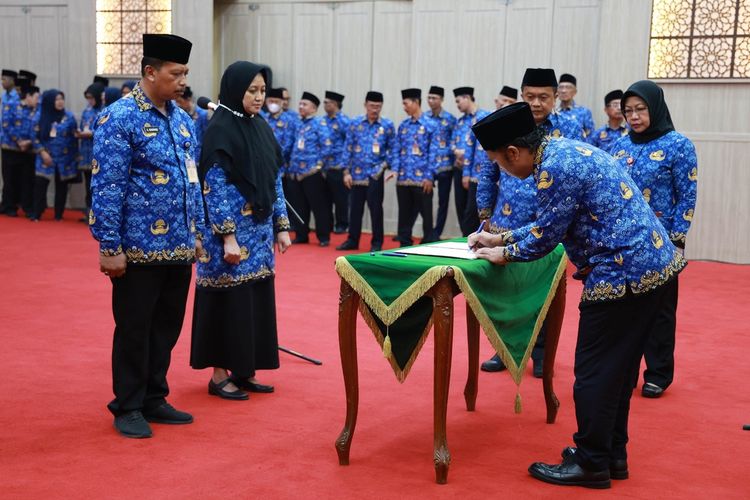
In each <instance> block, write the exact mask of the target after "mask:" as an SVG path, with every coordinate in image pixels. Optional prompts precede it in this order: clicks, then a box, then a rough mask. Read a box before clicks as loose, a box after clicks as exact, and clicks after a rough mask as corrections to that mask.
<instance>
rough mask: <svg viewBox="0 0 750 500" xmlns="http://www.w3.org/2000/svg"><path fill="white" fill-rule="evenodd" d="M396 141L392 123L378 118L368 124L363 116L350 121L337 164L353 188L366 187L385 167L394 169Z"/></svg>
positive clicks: (396, 166)
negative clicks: (346, 175)
mask: <svg viewBox="0 0 750 500" xmlns="http://www.w3.org/2000/svg"><path fill="white" fill-rule="evenodd" d="M398 155H399V149H398V141H397V139H396V130H395V127H394V126H393V122H392V121H391V120H389V119H388V118H383V117H379V118H378V119H377V120H375V121H374V122H372V123H370V121H369V120H368V119H367V115H360V116H357V117H356V118H353V119H352V120H351V122H350V123H349V130H347V132H346V142H345V143H344V153H343V155H342V160H341V163H342V164H343V167H344V173H345V174H349V175H351V176H352V184H353V185H355V186H367V185H369V183H370V179H375V180H376V179H379V178H380V176H381V175H383V171H384V170H385V169H387V168H390V169H392V170H397V169H398Z"/></svg>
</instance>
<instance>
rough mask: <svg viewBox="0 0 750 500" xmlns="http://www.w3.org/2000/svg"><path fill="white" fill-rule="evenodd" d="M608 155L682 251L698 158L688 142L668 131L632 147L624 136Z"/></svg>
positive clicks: (690, 217)
mask: <svg viewBox="0 0 750 500" xmlns="http://www.w3.org/2000/svg"><path fill="white" fill-rule="evenodd" d="M610 152H611V153H613V154H614V157H615V158H616V159H617V160H618V161H619V163H620V165H622V167H623V168H625V170H627V172H628V173H629V174H630V176H631V177H632V178H633V180H634V181H635V183H636V185H637V186H638V189H639V190H640V191H641V193H643V197H644V198H645V199H646V201H647V202H648V204H649V205H650V206H651V209H652V210H653V211H654V212H655V213H656V216H657V217H658V218H659V221H660V222H661V223H662V225H663V226H664V228H665V229H666V230H667V233H668V234H669V239H670V240H672V242H673V243H674V244H675V245H676V246H678V247H680V248H684V247H685V238H686V237H687V233H688V230H689V229H690V224H691V223H692V221H693V214H694V212H695V201H696V197H697V188H698V158H697V157H696V155H695V146H693V143H692V142H691V141H690V139H688V138H687V137H685V136H684V135H682V134H680V133H679V132H675V131H671V132H668V133H667V134H665V135H663V136H661V137H659V138H657V139H654V140H653V141H649V142H647V143H644V144H635V143H633V141H632V140H631V139H630V136H629V135H626V136H624V137H622V138H620V139H619V140H618V141H617V142H616V143H615V144H614V145H613V146H612V148H611V150H610Z"/></svg>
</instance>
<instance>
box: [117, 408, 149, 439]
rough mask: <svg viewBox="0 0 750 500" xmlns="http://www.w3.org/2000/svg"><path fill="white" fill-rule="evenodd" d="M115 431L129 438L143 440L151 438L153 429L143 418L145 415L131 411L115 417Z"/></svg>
mask: <svg viewBox="0 0 750 500" xmlns="http://www.w3.org/2000/svg"><path fill="white" fill-rule="evenodd" d="M115 429H117V432H119V433H120V434H122V435H123V436H125V437H127V438H135V439H143V438H150V437H151V436H152V435H153V434H152V433H151V427H150V426H149V425H148V422H146V419H145V418H143V413H141V412H140V411H138V410H133V411H129V412H127V413H123V414H122V415H118V416H116V417H115Z"/></svg>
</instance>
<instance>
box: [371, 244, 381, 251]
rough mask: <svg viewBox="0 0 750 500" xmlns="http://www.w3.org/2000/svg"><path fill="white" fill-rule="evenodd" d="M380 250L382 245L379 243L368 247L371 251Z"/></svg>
mask: <svg viewBox="0 0 750 500" xmlns="http://www.w3.org/2000/svg"><path fill="white" fill-rule="evenodd" d="M381 250H383V247H382V246H380V245H373V246H371V247H370V251H371V252H380V251H381Z"/></svg>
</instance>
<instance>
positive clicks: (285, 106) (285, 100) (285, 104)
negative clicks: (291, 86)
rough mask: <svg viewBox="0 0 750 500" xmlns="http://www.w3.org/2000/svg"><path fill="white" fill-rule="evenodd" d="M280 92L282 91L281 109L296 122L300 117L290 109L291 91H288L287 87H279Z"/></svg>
mask: <svg viewBox="0 0 750 500" xmlns="http://www.w3.org/2000/svg"><path fill="white" fill-rule="evenodd" d="M279 90H281V96H282V97H281V109H282V110H283V111H284V113H286V114H288V115H289V116H290V117H292V118H294V119H295V120H299V119H300V115H299V114H298V113H297V112H296V111H294V110H293V109H290V108H289V102H290V99H291V98H290V97H289V90H287V88H286V87H279Z"/></svg>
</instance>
